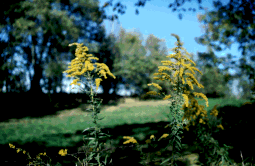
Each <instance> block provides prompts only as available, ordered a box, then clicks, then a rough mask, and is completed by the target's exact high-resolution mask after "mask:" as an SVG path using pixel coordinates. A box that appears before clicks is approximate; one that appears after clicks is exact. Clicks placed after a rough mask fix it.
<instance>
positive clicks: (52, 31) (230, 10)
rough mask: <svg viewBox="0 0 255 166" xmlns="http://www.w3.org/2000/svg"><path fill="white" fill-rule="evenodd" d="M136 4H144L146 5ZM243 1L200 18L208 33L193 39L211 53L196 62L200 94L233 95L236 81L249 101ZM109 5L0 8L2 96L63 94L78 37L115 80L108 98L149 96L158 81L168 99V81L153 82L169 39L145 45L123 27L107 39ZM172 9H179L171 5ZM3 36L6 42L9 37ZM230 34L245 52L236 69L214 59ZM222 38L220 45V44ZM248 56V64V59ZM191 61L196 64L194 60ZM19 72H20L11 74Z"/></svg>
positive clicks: (54, 0) (250, 65) (38, 1)
mask: <svg viewBox="0 0 255 166" xmlns="http://www.w3.org/2000/svg"><path fill="white" fill-rule="evenodd" d="M145 2H146V1H145ZM145 2H144V5H145ZM240 2H241V1H240ZM242 2H244V1H242ZM139 3H140V5H141V1H139V2H138V4H139ZM176 3H178V4H179V5H176V8H178V7H180V6H181V5H183V4H184V3H180V2H179V1H177V0H176ZM245 3H247V4H246V5H244V4H243V3H237V2H236V1H234V2H233V1H230V2H229V3H228V4H227V5H225V6H223V5H222V4H221V3H220V1H219V2H215V3H214V7H215V11H211V12H207V13H206V14H205V15H198V20H199V21H200V22H201V23H203V24H205V25H204V26H203V29H204V31H205V33H204V35H203V36H201V37H199V38H197V39H196V41H197V42H198V43H200V44H203V45H206V46H207V48H208V51H207V52H204V53H201V52H199V53H198V59H197V60H196V61H195V62H196V64H197V66H198V68H199V69H200V70H201V71H202V72H203V75H202V76H199V75H198V76H199V78H198V79H199V80H198V81H199V82H201V83H202V84H203V85H204V87H205V88H204V89H196V91H199V92H203V93H204V94H206V95H207V96H208V97H209V96H212V97H224V96H230V95H232V94H231V92H230V86H231V84H232V82H233V80H234V79H236V78H238V79H239V80H240V82H241V84H240V85H239V87H241V88H243V90H244V92H243V94H242V96H243V97H246V98H249V97H250V96H251V92H252V91H254V89H255V88H254V87H255V86H254V85H255V84H254V74H255V72H254V69H255V66H254V60H255V59H254V55H253V54H252V49H253V47H252V46H253V45H252V41H253V39H254V28H253V27H254V24H253V19H251V18H254V15H253V13H252V11H253V6H254V5H253V4H254V2H253V1H245ZM107 4H108V5H107ZM118 4H119V5H118V6H115V10H116V8H117V7H121V3H118ZM109 6H111V4H110V3H105V5H104V6H103V7H100V6H99V1H98V0H94V1H86V0H79V1H77V2H72V1H63V0H33V1H32V2H31V1H26V0H21V1H19V2H16V3H13V2H9V1H5V2H3V5H1V6H0V7H1V15H2V17H3V18H4V19H2V20H1V22H0V28H1V33H2V35H1V41H0V42H1V46H2V48H3V49H1V51H2V52H1V57H0V58H1V61H0V63H1V64H0V66H1V70H0V72H1V73H0V74H1V77H0V91H1V92H2V90H3V87H4V86H6V91H7V92H30V93H34V94H39V93H43V92H42V88H45V89H47V90H48V91H53V93H57V88H60V89H61V92H63V91H64V90H63V88H62V86H63V79H64V78H65V77H64V75H63V74H62V72H63V71H64V70H66V69H67V64H66V62H70V61H71V60H72V59H73V58H75V55H74V53H75V48H74V47H68V44H70V43H73V42H77V41H78V40H79V43H84V45H85V46H87V47H88V48H89V52H88V53H91V54H93V55H94V56H96V57H98V58H99V61H98V62H99V63H105V64H106V65H107V66H108V67H109V69H110V71H111V72H112V73H113V74H114V75H115V76H116V79H111V78H108V79H106V80H104V81H103V82H102V85H101V87H102V89H103V93H104V94H106V95H107V94H109V92H110V90H111V89H113V93H115V94H116V93H117V91H118V90H119V85H121V84H124V86H125V88H126V89H131V88H132V89H134V90H135V93H136V94H138V95H141V94H145V93H146V92H148V91H150V90H153V89H151V88H153V87H148V86H147V84H148V83H151V82H156V83H159V85H161V86H162V88H163V91H164V92H165V93H167V94H171V93H172V92H171V91H170V88H169V87H171V84H170V83H169V84H165V83H164V84H162V82H161V81H158V80H156V81H155V80H154V79H153V77H154V75H153V74H154V73H155V72H157V70H158V68H157V67H158V66H159V65H161V61H162V60H166V56H167V55H168V52H167V50H168V48H167V47H166V44H165V42H164V41H163V40H162V39H159V38H157V37H155V36H154V35H153V34H151V35H150V36H149V37H148V38H147V39H146V41H145V43H146V44H145V45H142V42H143V39H142V37H141V36H142V35H141V34H140V33H139V32H133V33H128V32H126V31H125V30H124V29H123V28H121V30H120V32H119V33H118V34H116V36H118V37H116V36H115V35H114V34H111V35H109V36H106V32H105V27H104V26H103V25H102V22H103V20H104V19H109V20H112V21H114V19H118V17H117V16H116V15H115V16H112V17H110V16H107V15H106V14H105V11H104V10H105V8H106V7H109ZM173 6H175V5H174V4H172V6H170V5H169V7H173ZM240 6H242V7H243V8H240ZM183 11H184V10H183ZM120 13H121V12H120ZM121 14H123V12H122V13H121ZM223 16H224V17H223ZM179 18H180V19H181V18H182V17H179ZM240 18H242V19H240ZM3 36H5V37H6V38H7V40H4V39H3ZM231 37H232V38H233V37H234V38H236V39H237V42H238V43H239V44H240V49H241V50H242V56H243V57H242V59H240V62H239V63H240V64H239V65H238V64H237V62H235V61H234V60H233V57H234V56H232V55H230V54H228V55H227V57H223V58H217V57H216V55H215V53H214V51H220V50H223V49H222V48H221V47H222V46H224V45H225V46H226V48H229V47H230V46H231V44H232V43H233V41H231V40H230V39H231ZM217 41H219V42H220V44H218V45H217V44H215V42H217ZM226 48H225V49H226ZM148 52H149V54H148ZM14 54H16V55H18V56H20V57H22V59H23V60H24V63H23V64H19V65H18V61H17V60H15V58H14ZM248 55H249V56H248ZM247 57H248V58H250V60H247ZM192 59H193V60H194V55H193V57H192ZM219 64H223V65H224V67H225V68H224V69H223V70H221V69H219V68H218V67H217V66H218V65H219ZM229 68H233V69H238V70H239V72H238V73H237V74H236V75H231V74H230V73H229V72H228V69H229ZM17 70H18V71H19V72H18V73H16V74H14V71H17ZM26 74H28V75H29V80H28V81H29V82H30V88H29V89H28V88H27V85H26V84H25V82H26V81H27V80H26ZM241 76H242V77H241ZM247 78H248V79H247ZM65 79H71V78H65ZM41 82H42V83H41ZM195 88H196V87H195Z"/></svg>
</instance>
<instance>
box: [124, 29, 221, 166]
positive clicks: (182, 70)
mask: <svg viewBox="0 0 255 166" xmlns="http://www.w3.org/2000/svg"><path fill="white" fill-rule="evenodd" d="M172 36H174V37H175V38H176V39H177V42H176V47H175V48H173V49H172V51H173V52H175V54H171V55H169V56H167V57H169V58H174V59H175V60H176V61H177V62H176V63H175V62H172V61H162V63H163V65H164V66H159V67H158V68H159V70H158V73H155V74H154V75H159V76H161V77H154V79H156V80H162V81H164V80H169V81H170V82H171V83H172V84H173V88H174V89H173V90H174V91H175V92H176V93H175V94H176V95H175V96H173V97H174V99H173V100H172V105H171V106H170V114H171V115H170V116H171V117H173V120H172V123H170V124H169V125H170V126H172V125H173V128H172V133H171V136H170V138H169V139H170V140H169V145H172V147H173V151H172V152H173V153H172V154H174V153H177V154H178V151H180V150H181V148H182V147H181V137H180V136H179V134H182V131H180V130H179V129H180V128H181V127H183V125H185V124H187V126H186V127H185V128H186V129H187V130H189V129H188V126H189V125H190V123H191V118H190V116H191V117H193V119H196V117H198V116H199V115H200V116H201V118H199V123H202V124H206V123H205V120H208V119H207V118H206V119H203V117H206V116H207V112H206V111H205V110H203V106H198V103H197V101H196V100H195V99H194V98H193V97H192V96H191V95H190V92H189V91H187V90H186V88H185V84H188V86H190V88H191V89H192V90H193V89H194V88H193V84H194V85H197V86H198V87H199V88H204V86H203V85H201V84H199V83H198V81H197V80H196V78H195V77H194V74H195V72H194V70H196V71H198V72H199V73H200V74H201V75H202V72H201V71H199V70H198V69H197V68H195V67H193V66H192V65H191V64H185V62H191V63H193V64H194V65H196V64H195V62H193V61H192V60H190V59H188V58H187V57H186V56H185V54H186V55H190V54H189V53H188V52H187V51H186V49H185V48H183V47H182V45H183V43H181V41H180V38H179V36H177V35H175V34H172ZM182 50H183V51H184V54H182V52H181V51H182ZM167 66H168V67H167ZM172 70H173V71H174V72H175V73H174V75H173V78H171V76H169V75H168V74H167V73H164V72H163V71H172ZM188 70H190V71H191V73H188V72H187V71H188ZM151 85H152V86H154V87H156V88H157V89H159V90H161V89H162V88H161V87H160V86H159V85H158V84H156V83H151V84H148V86H151ZM147 94H152V95H162V94H161V93H157V92H156V91H150V92H147ZM193 94H194V95H195V96H197V97H202V98H203V99H205V101H206V106H207V107H208V106H209V105H208V99H207V97H206V96H205V95H204V94H202V93H196V92H194V93H193ZM163 96H165V97H164V98H163V99H164V100H166V99H169V98H171V97H172V96H171V95H166V94H164V93H163ZM182 98H183V99H184V100H182ZM189 100H191V105H189ZM194 100H195V101H194ZM183 102H184V103H183ZM182 103H183V108H181V110H183V111H180V107H179V106H180V104H182ZM178 104H179V105H178ZM192 113H194V115H192ZM183 114H184V116H183ZM212 114H213V115H216V116H217V110H216V107H215V108H214V110H213V111H212ZM170 116H168V118H169V119H170ZM181 118H182V120H181V121H180V119H181ZM185 120H186V121H185ZM187 120H188V121H187ZM187 122H189V123H187ZM192 123H193V125H195V122H194V121H192ZM219 127H221V128H222V129H223V127H222V125H219ZM167 136H169V134H163V136H162V137H164V138H165V137H167ZM198 137H199V136H198ZM124 138H127V137H124ZM160 139H161V138H160ZM160 139H159V140H160ZM130 140H132V141H130ZM130 140H128V141H126V142H124V144H126V143H129V142H134V143H136V142H137V141H136V140H135V139H134V138H131V139H130ZM202 140H203V142H205V141H206V140H204V139H202ZM175 149H176V150H177V151H176V152H175ZM171 159H172V160H171ZM169 160H171V165H174V164H175V165H176V163H175V157H174V156H172V157H171V158H169V159H167V160H165V161H163V162H162V163H161V164H163V163H166V162H167V161H169Z"/></svg>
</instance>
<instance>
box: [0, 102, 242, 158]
mask: <svg viewBox="0 0 255 166" xmlns="http://www.w3.org/2000/svg"><path fill="white" fill-rule="evenodd" d="M198 102H199V104H200V105H204V106H205V100H202V101H198ZM244 102H246V100H227V99H209V107H208V108H207V107H205V109H206V110H207V112H208V116H209V117H210V115H209V113H210V110H212V108H213V107H214V105H216V104H221V106H224V105H226V104H232V105H241V104H242V103H244ZM168 112H169V106H168V105H167V106H157V107H150V106H139V107H132V108H121V109H120V110H118V111H113V112H101V113H100V114H99V118H102V117H105V118H104V119H103V120H101V121H98V123H99V124H100V125H101V127H102V128H105V127H106V128H111V129H114V128H115V127H116V126H123V125H130V126H131V127H132V128H131V127H130V128H127V127H123V129H127V133H126V134H124V135H119V136H118V137H117V138H116V137H115V140H114V141H113V142H114V144H115V145H116V146H117V144H119V143H121V142H123V141H124V140H123V139H122V137H123V136H132V137H135V138H136V140H137V141H138V142H139V141H144V140H145V139H148V137H149V136H150V135H151V134H157V133H158V131H157V130H155V129H153V128H152V127H151V126H147V127H146V126H143V124H148V123H154V124H155V125H156V124H157V123H158V122H162V121H163V122H168V118H167V117H166V116H164V113H165V114H168ZM140 125H141V126H140ZM91 126H93V123H92V117H91V115H88V114H84V115H83V116H80V115H79V116H70V117H62V119H60V118H57V117H48V118H41V119H27V121H26V122H23V123H16V124H13V123H5V124H3V123H0V144H1V145H5V146H6V147H7V145H8V144H9V143H12V144H14V145H15V146H16V147H17V148H19V147H23V146H24V145H27V143H31V142H33V141H35V142H43V145H40V147H39V149H37V150H38V151H39V150H47V149H49V148H50V147H60V148H59V150H60V149H61V148H64V147H74V146H77V144H79V145H80V144H81V142H83V140H82V138H83V135H82V134H77V131H83V130H84V129H85V128H87V127H91ZM134 126H136V128H134ZM162 127H163V126H162ZM121 134H122V133H121ZM158 134H159V135H162V134H163V133H158ZM83 143H84V142H83ZM107 143H109V141H107ZM22 149H24V150H27V149H26V148H25V147H23V148H22ZM27 151H28V152H30V151H29V150H27ZM40 152H43V151H40ZM30 154H31V153H30ZM34 155H36V154H34ZM56 156H57V153H56ZM74 160H76V159H75V158H74Z"/></svg>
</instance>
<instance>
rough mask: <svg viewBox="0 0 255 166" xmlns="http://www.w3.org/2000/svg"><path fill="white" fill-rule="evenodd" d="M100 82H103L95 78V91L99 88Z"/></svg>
mask: <svg viewBox="0 0 255 166" xmlns="http://www.w3.org/2000/svg"><path fill="white" fill-rule="evenodd" d="M101 81H103V80H102V79H101V78H97V79H96V87H97V89H98V87H99V85H100V82H101ZM97 89H96V90H97Z"/></svg>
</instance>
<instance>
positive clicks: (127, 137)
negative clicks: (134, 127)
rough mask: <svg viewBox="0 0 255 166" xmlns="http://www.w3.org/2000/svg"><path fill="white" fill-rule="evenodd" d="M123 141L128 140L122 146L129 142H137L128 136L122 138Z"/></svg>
mask: <svg viewBox="0 0 255 166" xmlns="http://www.w3.org/2000/svg"><path fill="white" fill-rule="evenodd" d="M123 138H124V139H128V140H127V141H126V142H124V143H123V144H128V143H130V142H133V143H137V141H136V140H135V139H134V137H129V136H124V137H123Z"/></svg>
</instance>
